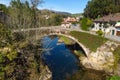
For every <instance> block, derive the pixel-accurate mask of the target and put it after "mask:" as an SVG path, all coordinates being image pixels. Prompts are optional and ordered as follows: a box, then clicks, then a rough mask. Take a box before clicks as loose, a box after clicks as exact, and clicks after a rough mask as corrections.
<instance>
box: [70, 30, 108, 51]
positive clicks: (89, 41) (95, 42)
mask: <svg viewBox="0 0 120 80" xmlns="http://www.w3.org/2000/svg"><path fill="white" fill-rule="evenodd" d="M70 35H71V36H73V37H75V38H76V39H78V40H79V42H81V43H82V44H83V45H85V46H86V47H88V48H89V49H90V50H92V51H96V49H97V48H98V47H100V46H101V45H102V44H104V43H105V42H106V41H107V39H106V38H103V37H100V36H96V35H91V34H88V33H84V32H78V31H71V32H70Z"/></svg>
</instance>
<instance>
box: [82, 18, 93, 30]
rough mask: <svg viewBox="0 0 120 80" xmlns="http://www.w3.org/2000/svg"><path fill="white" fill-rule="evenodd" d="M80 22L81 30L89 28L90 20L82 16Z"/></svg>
mask: <svg viewBox="0 0 120 80" xmlns="http://www.w3.org/2000/svg"><path fill="white" fill-rule="evenodd" d="M80 24H81V26H80V27H81V28H82V30H85V31H88V30H89V28H90V27H91V26H92V24H93V23H92V21H91V20H90V19H88V18H83V19H82V20H81V21H80Z"/></svg>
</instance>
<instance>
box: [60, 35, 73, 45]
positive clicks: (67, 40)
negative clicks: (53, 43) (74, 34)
mask: <svg viewBox="0 0 120 80" xmlns="http://www.w3.org/2000/svg"><path fill="white" fill-rule="evenodd" d="M60 40H62V41H63V42H64V43H65V44H71V43H72V41H71V40H70V39H69V38H67V37H65V36H60Z"/></svg>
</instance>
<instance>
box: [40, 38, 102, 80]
mask: <svg viewBox="0 0 120 80" xmlns="http://www.w3.org/2000/svg"><path fill="white" fill-rule="evenodd" d="M58 39H59V38H58V37H57V36H56V37H49V36H46V37H44V38H42V40H41V43H42V47H43V48H44V49H45V50H44V51H43V55H42V58H43V60H44V61H45V63H46V64H47V65H48V67H49V69H50V70H51V71H52V80H66V78H67V77H71V76H72V74H75V73H77V72H78V71H80V69H81V68H80V66H79V65H78V64H79V60H78V59H77V57H76V56H75V55H74V54H73V52H72V51H71V50H70V49H69V48H68V47H67V46H66V45H65V44H64V43H58ZM82 72H83V71H82ZM89 72H90V71H86V73H87V74H88V73H89ZM91 72H92V71H91ZM86 73H85V72H84V73H82V76H81V77H83V75H84V77H85V79H82V80H92V79H90V78H91V73H89V75H90V76H89V75H86ZM94 75H96V72H95V73H92V76H93V77H94ZM86 76H87V77H88V78H86ZM98 78H99V77H98ZM73 80H74V79H73ZM78 80H81V79H78ZM93 80H102V79H100V78H99V79H94V78H93Z"/></svg>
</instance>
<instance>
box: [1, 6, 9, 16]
mask: <svg viewBox="0 0 120 80" xmlns="http://www.w3.org/2000/svg"><path fill="white" fill-rule="evenodd" d="M0 11H3V12H4V13H5V14H7V13H8V9H7V7H6V5H4V4H0Z"/></svg>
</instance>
